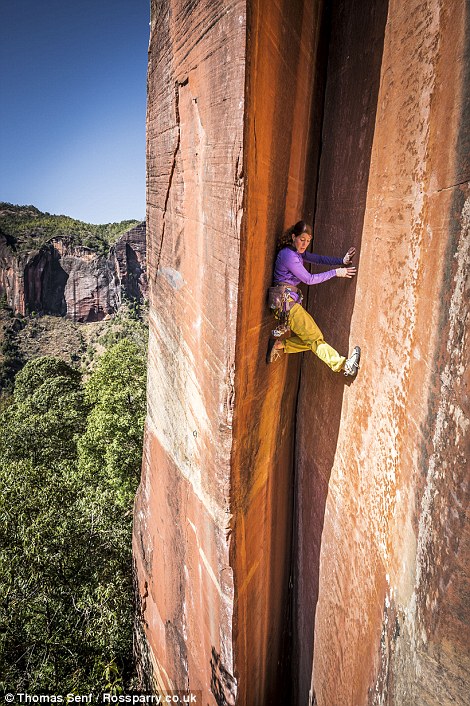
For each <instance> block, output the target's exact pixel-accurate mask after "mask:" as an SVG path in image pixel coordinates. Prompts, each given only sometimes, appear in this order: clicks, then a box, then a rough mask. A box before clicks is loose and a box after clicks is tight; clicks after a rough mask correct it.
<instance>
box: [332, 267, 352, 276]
mask: <svg viewBox="0 0 470 706" xmlns="http://www.w3.org/2000/svg"><path fill="white" fill-rule="evenodd" d="M355 274H356V268H355V267H338V269H337V270H336V276H337V277H347V278H348V279H351V277H354V275H355Z"/></svg>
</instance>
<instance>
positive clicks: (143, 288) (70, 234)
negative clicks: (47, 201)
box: [0, 207, 147, 322]
mask: <svg viewBox="0 0 470 706" xmlns="http://www.w3.org/2000/svg"><path fill="white" fill-rule="evenodd" d="M12 208H16V209H17V208H18V207H12ZM30 212H31V213H32V214H33V217H34V218H35V219H36V220H35V221H34V220H33V221H32V225H29V224H30V223H31V219H30V221H28V222H26V223H25V220H24V217H25V216H26V215H30V216H31V213H30ZM4 214H5V216H4ZM37 214H39V216H38V215H37ZM22 215H23V224H22V226H21V228H20V225H19V218H18V216H17V214H14V216H15V222H12V218H11V212H9V211H7V209H2V211H1V212H0V294H2V295H4V296H6V300H7V304H8V305H9V306H11V307H12V308H13V309H14V310H15V311H16V312H18V313H21V314H26V313H28V312H32V311H35V312H37V313H43V314H54V315H57V316H64V317H66V318H68V319H71V320H73V321H77V322H90V321H100V320H101V319H103V318H104V317H105V316H106V315H108V314H112V313H114V312H115V311H117V309H118V308H119V306H120V304H121V301H122V297H123V296H126V297H128V298H130V299H135V300H139V301H141V300H143V299H146V297H147V280H146V268H145V257H146V233H145V223H139V224H138V225H135V223H136V222H135V221H125V222H124V223H123V224H110V226H88V225H87V224H82V223H80V222H79V221H73V220H72V219H67V218H66V217H59V216H49V214H41V213H40V212H39V211H37V209H33V208H32V207H29V210H28V211H26V209H25V210H24V211H23V214H22ZM54 219H56V220H54ZM60 219H62V220H60ZM59 223H60V224H61V227H60V229H59V228H58V224H59ZM129 224H134V227H131V228H128V229H127V230H125V232H123V233H122V234H121V235H119V236H118V237H117V239H116V240H115V242H114V243H113V244H110V243H109V240H111V239H113V238H116V236H117V233H119V228H120V227H121V230H122V229H123V226H124V228H125V227H126V226H129ZM33 226H35V227H33ZM28 227H29V230H28ZM68 228H69V229H70V230H68V231H67V229H68ZM57 231H58V232H59V233H60V235H52V234H54V233H56V232H57ZM51 235H52V237H49V238H48V236H51ZM87 245H90V246H91V247H89V246H88V247H87Z"/></svg>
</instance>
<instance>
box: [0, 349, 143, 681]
mask: <svg viewBox="0 0 470 706" xmlns="http://www.w3.org/2000/svg"><path fill="white" fill-rule="evenodd" d="M144 414H145V351H144V350H142V349H139V347H138V346H137V345H136V344H135V343H133V342H131V341H129V340H124V341H121V342H120V343H118V344H117V345H115V346H113V347H112V348H111V349H110V350H109V351H108V352H107V353H105V354H104V356H103V357H102V358H101V360H100V361H99V363H98V365H97V367H96V369H95V371H94V372H93V373H92V375H91V376H90V378H89V379H88V381H87V382H86V383H83V381H82V378H81V374H80V373H79V372H78V371H77V370H75V369H73V368H71V367H70V366H68V365H67V364H66V363H64V362H63V361H61V360H59V359H56V358H53V357H50V356H46V357H43V358H38V359H36V360H33V361H30V362H28V363H27V364H26V365H25V366H24V368H23V369H22V371H21V372H20V373H18V375H17V377H16V381H15V388H14V395H13V400H12V402H11V404H10V405H9V406H8V407H7V408H6V409H5V410H4V411H3V412H2V413H1V415H0V424H1V425H2V430H3V434H2V437H1V440H0V485H1V487H2V493H1V496H0V675H1V677H0V686H1V687H3V688H4V689H8V690H11V691H13V692H14V693H16V692H18V691H20V690H26V689H28V690H29V691H30V692H32V691H34V690H36V691H45V690H51V691H54V692H56V693H60V692H61V691H63V692H64V693H68V692H70V691H78V692H80V691H82V692H84V691H90V690H97V689H101V690H105V689H108V690H109V689H110V688H111V689H114V690H119V689H123V688H125V687H126V686H127V687H128V686H129V680H130V679H131V676H132V617H133V600H132V593H133V591H132V556H131V541H130V538H131V523H132V503H133V497H134V493H135V490H136V487H137V483H138V478H139V471H140V458H141V453H142V435H143V423H144Z"/></svg>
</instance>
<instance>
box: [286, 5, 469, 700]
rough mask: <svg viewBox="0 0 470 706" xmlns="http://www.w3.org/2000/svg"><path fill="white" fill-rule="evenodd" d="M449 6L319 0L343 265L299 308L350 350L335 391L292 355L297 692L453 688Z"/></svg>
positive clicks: (464, 229) (458, 245)
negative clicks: (327, 21) (326, 20)
mask: <svg viewBox="0 0 470 706" xmlns="http://www.w3.org/2000/svg"><path fill="white" fill-rule="evenodd" d="M365 5H367V8H365V7H364V6H365ZM467 12H468V5H467V6H466V5H465V3H461V2H452V1H450V2H443V3H442V2H437V1H435V2H425V3H423V2H411V3H406V5H405V4H404V3H400V2H394V1H393V0H391V1H390V3H389V6H388V8H387V7H386V4H385V3H382V2H373V3H367V4H364V3H357V2H356V3H354V2H352V3H351V2H337V3H333V12H332V17H331V42H330V50H329V62H328V76H327V86H326V94H325V117H324V128H323V134H322V142H323V151H322V158H321V164H320V176H319V185H318V195H317V204H318V206H317V212H316V218H315V228H316V232H317V234H318V237H317V245H316V248H317V249H318V250H319V251H321V250H327V249H337V247H339V248H341V247H343V248H344V245H345V244H349V243H351V244H355V245H356V246H357V247H358V248H359V251H360V252H359V271H358V276H357V282H356V283H355V285H353V286H352V287H348V286H347V285H346V286H344V287H342V285H341V284H340V285H339V286H338V284H337V283H336V282H334V281H332V282H331V284H330V283H327V285H326V286H322V287H321V288H320V287H319V288H318V289H317V290H316V291H315V292H312V294H314V296H313V297H311V298H310V299H309V308H310V309H311V311H312V312H314V313H315V316H316V318H317V319H318V322H319V324H320V325H321V327H322V328H323V329H324V330H325V332H326V331H327V332H328V336H330V337H331V339H332V342H333V341H334V342H339V343H340V344H341V346H342V347H343V349H344V350H346V349H347V347H348V344H349V345H350V346H351V345H353V344H355V343H359V344H360V345H361V346H362V351H363V363H362V366H361V371H360V374H359V376H358V378H357V380H356V381H355V382H354V383H353V384H352V385H351V386H343V385H342V384H341V383H340V382H339V381H338V380H337V379H333V375H332V374H330V373H329V371H328V370H325V369H324V368H322V367H321V365H319V364H318V361H316V360H315V359H313V356H310V357H308V356H305V358H304V361H303V363H302V372H301V385H300V389H301V393H300V399H299V406H298V437H297V438H298V468H297V478H296V480H297V487H296V497H297V500H298V508H299V514H298V517H297V518H296V523H295V525H296V528H297V532H298V535H297V549H298V550H297V554H296V559H297V562H298V563H297V571H296V579H297V580H296V586H297V592H296V619H297V628H296V630H295V632H296V633H297V635H298V638H299V647H298V650H299V651H300V652H301V653H302V652H303V653H304V659H305V646H306V645H307V644H311V642H312V638H313V628H314V648H313V677H312V663H310V664H308V663H306V664H303V663H302V658H300V662H301V667H300V669H299V674H298V685H299V696H300V701H299V702H300V703H306V702H307V698H308V691H309V686H310V683H311V692H310V693H311V698H313V695H314V694H315V696H316V703H317V704H321V705H322V706H330V705H331V704H338V705H339V704H395V705H397V706H412V705H414V704H420V706H428V705H429V706H431V704H432V705H435V704H439V705H441V704H451V703H452V704H464V703H466V702H467V699H468V693H469V678H470V661H469V637H468V636H469V623H470V605H469V600H468V597H469V592H468V589H469V559H470V556H469V522H468V520H469V517H468V513H469V509H468V508H469V487H468V459H469V436H468V427H469V418H468V413H469V408H468V405H469V398H468V385H469V374H468V363H469V351H468V288H469V279H468V275H469V249H468V248H469V231H468V228H469V221H468V217H469V207H470V201H469V195H470V193H469V178H470V171H469V163H468V156H469V150H468V129H469V119H468V118H469V116H468V90H469V82H468V70H469V54H468V42H469V24H468V22H469V18H468V14H467ZM385 20H386V21H385ZM381 28H383V29H382V32H383V34H382V38H381V37H380V31H381ZM361 46H362V49H361ZM374 48H375V49H374ZM374 51H375V54H376V56H375V57H374V56H372V53H373V52H374ZM333 290H334V291H335V293H336V295H333ZM312 399H314V400H315V404H313V405H312ZM312 430H313V433H312ZM317 595H318V604H317V606H316V615H315V613H314V611H315V602H316V598H317ZM312 599H313V600H312ZM313 618H314V621H313ZM308 633H310V638H309V635H308ZM307 657H308V659H310V657H311V654H308V655H307Z"/></svg>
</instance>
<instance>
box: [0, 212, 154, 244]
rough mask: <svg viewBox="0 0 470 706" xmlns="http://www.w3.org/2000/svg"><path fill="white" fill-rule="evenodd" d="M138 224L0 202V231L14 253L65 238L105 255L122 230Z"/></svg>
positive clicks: (134, 221) (136, 222)
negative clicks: (81, 217)
mask: <svg viewBox="0 0 470 706" xmlns="http://www.w3.org/2000/svg"><path fill="white" fill-rule="evenodd" d="M139 223H140V221H136V220H129V221H121V222H119V223H107V224H102V225H93V224H91V223H83V221H77V220H76V219H74V218H70V217H69V216H56V215H52V214H50V213H43V212H42V211H40V210H39V209H37V208H36V207H35V206H16V205H13V204H10V203H5V202H0V234H1V235H3V236H4V237H5V238H6V241H7V243H8V244H9V246H10V247H11V248H13V249H14V250H16V251H17V252H31V251H32V250H37V249H39V248H40V247H41V246H42V245H44V243H45V242H47V241H48V240H51V238H58V237H67V239H68V240H69V241H70V242H71V243H72V244H73V245H82V246H84V247H87V248H90V249H91V250H94V251H95V252H98V253H100V254H105V253H106V252H108V250H109V248H110V246H111V245H113V243H115V242H116V240H117V239H118V238H119V237H120V236H121V235H122V234H123V233H125V232H126V231H128V230H130V229H131V228H133V227H134V226H136V225H138V224H139Z"/></svg>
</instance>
